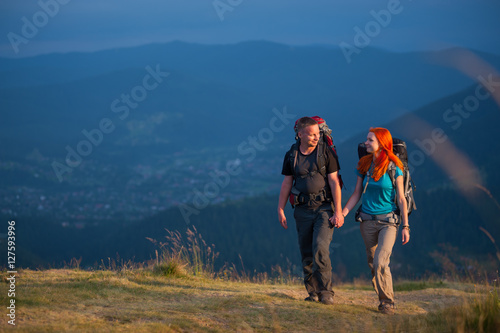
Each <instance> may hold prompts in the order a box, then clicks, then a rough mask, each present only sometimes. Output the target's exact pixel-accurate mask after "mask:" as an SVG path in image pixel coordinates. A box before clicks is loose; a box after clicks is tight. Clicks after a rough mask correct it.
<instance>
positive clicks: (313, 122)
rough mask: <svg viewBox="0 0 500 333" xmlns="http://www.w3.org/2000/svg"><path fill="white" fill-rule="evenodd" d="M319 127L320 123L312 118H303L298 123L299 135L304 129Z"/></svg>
mask: <svg viewBox="0 0 500 333" xmlns="http://www.w3.org/2000/svg"><path fill="white" fill-rule="evenodd" d="M313 125H318V122H317V121H316V120H314V119H313V118H311V117H302V118H300V119H299V120H298V121H297V133H299V132H301V131H302V130H303V129H304V128H306V127H309V126H313Z"/></svg>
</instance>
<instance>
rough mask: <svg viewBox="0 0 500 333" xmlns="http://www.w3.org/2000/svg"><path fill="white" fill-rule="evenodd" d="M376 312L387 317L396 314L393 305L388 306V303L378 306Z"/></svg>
mask: <svg viewBox="0 0 500 333" xmlns="http://www.w3.org/2000/svg"><path fill="white" fill-rule="evenodd" d="M378 310H379V311H380V312H381V313H383V314H387V315H393V314H394V313H396V311H395V310H394V304H390V303H384V304H380V305H379V306H378Z"/></svg>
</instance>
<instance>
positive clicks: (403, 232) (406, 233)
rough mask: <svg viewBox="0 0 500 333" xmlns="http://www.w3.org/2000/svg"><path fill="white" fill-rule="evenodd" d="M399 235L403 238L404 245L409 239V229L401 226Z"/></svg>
mask: <svg viewBox="0 0 500 333" xmlns="http://www.w3.org/2000/svg"><path fill="white" fill-rule="evenodd" d="M401 236H402V240H403V245H405V244H406V243H408V242H409V241H410V229H408V228H403V230H401Z"/></svg>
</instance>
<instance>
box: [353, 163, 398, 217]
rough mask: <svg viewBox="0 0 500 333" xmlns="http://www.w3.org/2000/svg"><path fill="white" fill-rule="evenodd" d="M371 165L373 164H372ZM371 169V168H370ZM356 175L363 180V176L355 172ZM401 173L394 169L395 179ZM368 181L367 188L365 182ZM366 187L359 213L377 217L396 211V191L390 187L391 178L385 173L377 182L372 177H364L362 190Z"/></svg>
mask: <svg viewBox="0 0 500 333" xmlns="http://www.w3.org/2000/svg"><path fill="white" fill-rule="evenodd" d="M372 165H373V164H372ZM370 169H371V167H370ZM356 174H357V175H358V176H359V177H361V178H363V175H362V174H360V173H359V171H358V170H356ZM402 175H403V172H402V171H401V169H400V168H398V167H396V179H397V178H398V177H399V176H402ZM367 181H368V186H366V182H367ZM365 186H366V192H365V193H363V201H362V207H361V211H362V212H363V213H365V214H370V215H379V214H388V213H390V212H393V211H395V210H396V208H397V207H396V203H395V202H394V198H395V197H396V189H395V188H394V187H393V186H392V181H391V177H390V176H389V174H388V173H387V172H386V173H385V174H384V175H383V176H382V177H380V179H379V180H378V181H375V179H373V178H372V177H364V179H363V189H364V188H365Z"/></svg>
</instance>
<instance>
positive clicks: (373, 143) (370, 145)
mask: <svg viewBox="0 0 500 333" xmlns="http://www.w3.org/2000/svg"><path fill="white" fill-rule="evenodd" d="M365 146H366V151H367V152H369V153H375V152H376V151H378V149H379V143H378V140H377V137H376V136H375V133H373V132H369V133H368V135H367V136H366V142H365Z"/></svg>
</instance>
